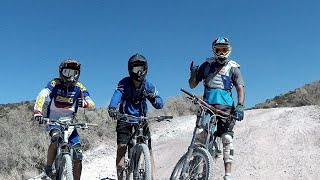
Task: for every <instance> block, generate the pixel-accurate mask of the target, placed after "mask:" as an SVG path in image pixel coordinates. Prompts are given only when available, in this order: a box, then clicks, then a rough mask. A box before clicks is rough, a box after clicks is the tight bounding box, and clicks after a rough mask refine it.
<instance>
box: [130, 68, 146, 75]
mask: <svg viewBox="0 0 320 180" xmlns="http://www.w3.org/2000/svg"><path fill="white" fill-rule="evenodd" d="M145 70H146V69H145V66H133V67H132V70H131V71H132V72H133V73H135V74H138V73H139V71H140V73H141V74H144V73H145Z"/></svg>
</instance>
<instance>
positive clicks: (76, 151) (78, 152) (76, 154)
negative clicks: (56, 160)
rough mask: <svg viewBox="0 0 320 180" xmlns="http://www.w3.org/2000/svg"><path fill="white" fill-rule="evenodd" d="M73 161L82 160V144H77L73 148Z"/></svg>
mask: <svg viewBox="0 0 320 180" xmlns="http://www.w3.org/2000/svg"><path fill="white" fill-rule="evenodd" d="M72 149H73V159H74V160H82V157H83V155H82V146H81V144H80V143H78V144H75V145H74V146H73V147H72Z"/></svg>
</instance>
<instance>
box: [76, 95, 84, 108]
mask: <svg viewBox="0 0 320 180" xmlns="http://www.w3.org/2000/svg"><path fill="white" fill-rule="evenodd" d="M77 101H78V107H81V108H82V107H83V99H82V98H81V97H79V98H78V100H77Z"/></svg>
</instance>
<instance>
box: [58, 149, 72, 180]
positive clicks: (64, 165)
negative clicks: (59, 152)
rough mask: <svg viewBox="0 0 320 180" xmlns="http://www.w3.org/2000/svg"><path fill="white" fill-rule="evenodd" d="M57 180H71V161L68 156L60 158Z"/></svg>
mask: <svg viewBox="0 0 320 180" xmlns="http://www.w3.org/2000/svg"><path fill="white" fill-rule="evenodd" d="M57 180H73V172H72V160H71V157H70V155H69V154H65V155H63V156H62V159H61V164H60V168H59V170H58V173H57Z"/></svg>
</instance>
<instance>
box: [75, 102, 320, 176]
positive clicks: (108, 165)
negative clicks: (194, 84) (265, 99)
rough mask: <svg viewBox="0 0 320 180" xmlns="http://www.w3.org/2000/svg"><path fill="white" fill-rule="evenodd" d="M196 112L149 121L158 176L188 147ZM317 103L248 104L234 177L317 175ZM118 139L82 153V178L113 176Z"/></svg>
mask: <svg viewBox="0 0 320 180" xmlns="http://www.w3.org/2000/svg"><path fill="white" fill-rule="evenodd" d="M194 125H195V116H185V117H178V118H174V119H173V120H172V121H171V122H160V123H153V124H152V134H153V151H154V157H155V163H156V174H157V179H158V180H168V179H169V177H170V174H171V171H172V169H173V167H174V165H175V164H176V162H177V161H178V160H179V158H180V157H181V156H182V155H183V154H184V153H185V152H186V151H187V147H188V145H189V143H190V140H191V137H192V131H193V128H194ZM319 129H320V107H318V106H305V107H298V108H274V109H258V110H247V111H246V112H245V119H244V120H243V121H241V122H237V124H236V126H235V129H234V131H235V138H234V148H235V155H234V162H233V170H232V172H233V173H232V174H233V177H234V179H236V180H250V179H254V180H257V179H258V180H260V179H261V180H262V179H265V180H270V179H272V180H273V179H275V180H281V179H286V180H287V179H290V180H296V179H298V180H318V179H320V167H318V163H319V162H320V156H319V154H320V131H319ZM115 156H116V144H115V143H109V144H101V145H100V146H99V147H97V148H96V149H92V150H91V151H89V152H86V153H85V156H84V161H83V162H84V166H83V174H82V178H81V179H83V180H96V179H97V180H101V179H104V178H111V179H115V178H116V168H115ZM215 172H216V175H215V177H216V179H222V177H223V175H224V172H223V160H222V158H220V159H218V160H217V163H216V168H215Z"/></svg>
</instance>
